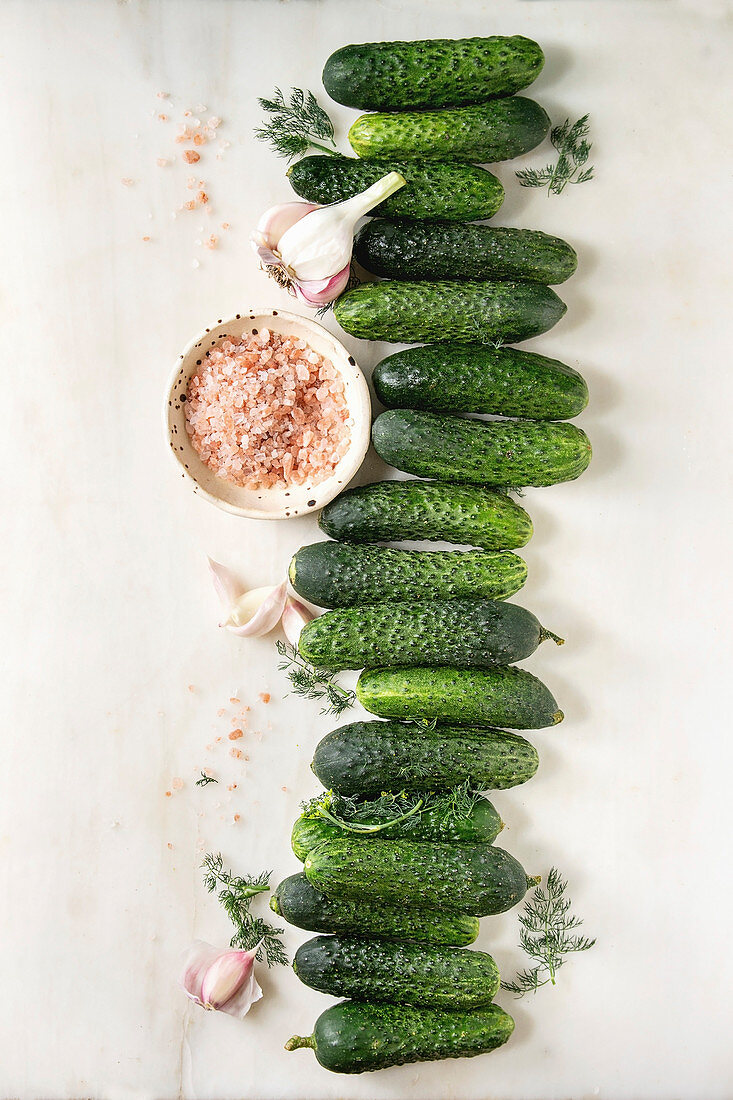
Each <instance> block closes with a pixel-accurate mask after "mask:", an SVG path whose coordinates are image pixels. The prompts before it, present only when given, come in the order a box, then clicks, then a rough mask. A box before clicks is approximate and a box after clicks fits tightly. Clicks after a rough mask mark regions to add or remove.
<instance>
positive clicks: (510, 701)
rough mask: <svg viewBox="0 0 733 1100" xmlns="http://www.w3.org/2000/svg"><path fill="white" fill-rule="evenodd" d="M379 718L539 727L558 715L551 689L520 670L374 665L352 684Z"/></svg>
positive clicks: (551, 722)
mask: <svg viewBox="0 0 733 1100" xmlns="http://www.w3.org/2000/svg"><path fill="white" fill-rule="evenodd" d="M356 694H357V697H358V699H359V702H360V703H361V705H362V706H363V707H364V708H365V709H366V710H368V711H370V713H371V714H376V715H378V716H379V717H380V718H425V719H427V720H429V721H430V720H432V719H433V718H436V719H438V721H440V722H446V723H451V722H453V723H455V724H456V725H457V726H509V728H510V729H515V730H539V729H544V728H545V726H555V725H557V723H558V722H561V721H562V719H563V713H562V711H561V710H559V709H558V705H557V703H556V702H555V699H554V698H553V696H552V694H551V692H550V691H549V690H548V689H547V688H546V687H545V685H544V684H543V683H542V681H541V680H538V679H537V677H536V676H533V675H532V674H531V673H530V672H525V671H524V669H522V668H514V667H512V666H510V667H509V668H502V667H498V668H493V669H478V668H375V669H367V670H366V671H365V672H362V674H361V676H360V677H359V680H358V683H357V685H356Z"/></svg>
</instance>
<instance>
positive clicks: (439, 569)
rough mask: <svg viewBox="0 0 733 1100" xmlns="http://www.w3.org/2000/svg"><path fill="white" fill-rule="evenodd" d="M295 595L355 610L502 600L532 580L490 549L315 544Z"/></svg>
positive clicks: (510, 557)
mask: <svg viewBox="0 0 733 1100" xmlns="http://www.w3.org/2000/svg"><path fill="white" fill-rule="evenodd" d="M288 575H289V577H290V583H291V584H292V586H293V588H294V589H295V591H296V592H297V593H298V594H299V595H300V596H302V597H303V598H304V599H306V600H310V602H311V603H315V604H318V605H319V606H320V607H354V606H363V605H365V604H371V603H380V602H382V601H387V600H392V601H397V600H402V599H405V598H406V597H407V598H409V599H411V600H432V599H438V600H440V599H444V600H446V599H460V598H461V597H468V596H470V597H475V598H481V597H484V598H486V599H494V600H503V599H505V598H506V597H507V596H511V595H513V594H514V593H515V592H517V591H518V590H519V589H520V588H521V587H522V585H523V584H524V582H525V580H526V579H527V565H526V563H525V562H524V560H523V559H522V558H520V557H517V555H516V554H510V553H501V552H499V551H491V550H465V551H460V550H393V549H390V548H389V547H386V546H358V545H356V546H354V545H349V544H346V545H344V544H343V543H340V542H316V543H313V544H312V545H311V546H301V548H300V550H298V552H297V553H296V554H295V555H294V556H293V559H292V561H291V562H290V569H289V573H288Z"/></svg>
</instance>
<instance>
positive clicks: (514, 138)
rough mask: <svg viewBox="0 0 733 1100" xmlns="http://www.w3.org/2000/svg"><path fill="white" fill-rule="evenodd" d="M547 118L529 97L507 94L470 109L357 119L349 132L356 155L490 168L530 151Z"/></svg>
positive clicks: (547, 123) (545, 128)
mask: <svg viewBox="0 0 733 1100" xmlns="http://www.w3.org/2000/svg"><path fill="white" fill-rule="evenodd" d="M549 129H550V120H549V118H548V117H547V114H546V112H545V111H544V110H543V109H542V107H540V105H539V103H535V101H534V100H533V99H525V98H524V97H523V96H512V97H511V98H509V99H495V100H493V102H491V103H484V104H481V105H480V106H475V107H453V108H447V109H445V110H437V111H404V112H400V113H399V114H371V115H360V116H359V118H357V120H356V122H354V123H353V125H352V127H351V129H350V130H349V135H348V136H349V142H350V143H351V147H352V149H353V150H354V152H355V153H356V155H357V156H359V157H365V158H367V159H369V160H371V159H372V158H375V159H378V158H381V159H387V158H393V157H419V158H420V159H423V160H468V161H474V162H476V163H477V164H489V163H493V162H494V161H498V160H511V159H512V157H519V156H521V155H522V153H528V152H529V151H530V149H534V147H535V146H536V145H539V143H540V142H541V141H543V140H544V138H545V137H546V135H547V131H548V130H549Z"/></svg>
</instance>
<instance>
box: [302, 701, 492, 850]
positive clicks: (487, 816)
mask: <svg viewBox="0 0 733 1100" xmlns="http://www.w3.org/2000/svg"><path fill="white" fill-rule="evenodd" d="M357 724H358V725H361V726H369V725H370V724H371V723H369V722H363V723H357ZM383 724H384V725H387V723H386V722H385V723H383ZM374 725H382V723H374ZM346 728H347V729H348V727H346ZM403 729H404V726H403ZM340 732H342V731H339V730H335V731H334V733H340ZM328 737H333V734H329V735H328V736H327V737H325V738H324V739H323V741H322V742H321V744H320V745H319V746H318V747H317V748H316V754H315V756H314V758H313V764H312V765H311V766H312V767H313V770H314V771H315V772H316V775H318V770H317V766H316V765H317V762H318V761H319V760H320V762H321V766H322V767H323V770H324V771H325V772H326V773H329V772H332V773H333V772H336V773H337V777H338V778H339V779H340V780H341V781H342V782H343V771H341V772H340V773H339V772H338V765H337V767H336V768H329V767H328V758H329V757H330V758H331V760H332V759H333V750H334V747H335V746H334V745H333V742H331V744H330V748H329V747H326V748H323V749H321V745H323V743H324V741H328ZM319 750H320V755H319ZM324 757H326V758H327V759H326V763H325V766H324V765H323V760H324ZM344 758H345V757H344V754H342V755H341V757H340V759H341V761H342V762H343V760H344ZM390 763H391V761H385V767H384V769H383V774H384V775H389V774H390V767H389V764H390ZM395 770H396V769H395V768H394V767H393V768H392V769H391V771H392V775H394V773H395ZM361 774H362V775H364V774H366V777H367V782H370V781H371V783H372V786H370V787H369V788H368V789H367V788H366V787H365V788H364V789H363V790H362V789H361V788H359V787H358V785H357V784H356V782H353V781H349V782H347V784H346V787H347V790H350V791H351V792H353V793H354V794H357V795H360V794H369V793H372V792H373V793H374V794H378V793H380V792H379V791H377V789H376V788H375V787H374V785H373V784H374V778H373V774H372V775H371V776H370V775H369V774H368V771H367V769H365V768H364V766H363V764H362V768H361ZM319 778H320V777H319ZM466 779H467V777H466V776H463V775H461V776H460V777H459V778H458V779H457V781H456V783H455V786H458V785H459V784H462V783H464V782H465V781H466ZM393 785H394V786H395V787H396V786H397V784H396V783H394V784H393ZM401 787H402V789H404V790H407V787H406V786H405V784H402V785H401ZM412 787H413V789H414V788H415V784H414V783H413V784H412ZM424 787H425V784H423V785H422V788H424ZM422 788H421V789H422ZM335 789H336V790H341V791H343V787H336V788H335ZM385 789H386V788H385V787H382V788H380V790H385ZM424 799H425V806H424V809H421V810H419V811H418V812H417V813H413V814H410V815H409V816H407V815H406V816H403V817H402V820H396V821H395V824H394V825H391V826H386V827H385V820H384V818H383V817H382V815H375V814H374V813H371V814H370V813H369V812H368V810H367V811H364V812H361V813H358V812H357V813H356V814H352V815H350V816H349V817H348V819H347V818H342V819H341V820H342V821H344V822H345V825H344V827H342V826H340V825H335V824H332V822H331V821H329V820H327V819H326V818H325V817H321V816H320V814H318V812H308V811H306V812H305V813H302V814H301V815H300V817H299V818H298V819H297V820H296V822H295V824H294V825H293V831H292V833H291V837H290V842H291V846H292V849H293V853H294V855H295V857H296V858H297V859H299V860H300V862H301V863H304V862H305V860H306V857H307V855H308V853H309V852H310V851H311V849H312V848H315V847H316V845H318V844H320V843H321V842H322V841H324V840H335V839H336V838H338V837H342V836H348V835H349V834H350V831H351V830H350V829H349V828H347V827H346V826H347V825H350V824H355V825H356V827H357V828H359V829H363V828H365V827H372V828H374V829H375V830H377V829H378V830H379V831H378V832H377V831H375V832H373V833H360V834H359V835H363V836H365V837H366V838H367V839H368V838H369V837H372V839H375V840H395V839H400V838H402V837H408V838H410V839H411V840H437V841H460V842H461V843H463V844H492V843H493V842H494V841H495V840H496V838H497V836H498V835H499V833H500V832H501V830H502V829H503V828H504V823H503V821H502V820H501V817H500V816H499V814H498V812H497V811H496V810H495V808H494V807H493V806H492V804H491V803H490V802H489V800H488V799H487V798H482V797H478V796H477V797H476V799H475V801H473V804H470V803H469V805H470V810H469V811H468V812H465V811H464V810H463V809H462V808H461V807H460V806H459V805H456V806H452V805H451V799H450V797H447V796H444V797H440V796H437V797H436V796H435V795H434V794H426V795H424ZM337 807H338V800H337V801H336V808H335V811H334V812H336V809H337ZM395 813H397V814H398V816H399V811H398V810H396V811H395ZM393 820H394V818H393ZM354 835H356V834H354Z"/></svg>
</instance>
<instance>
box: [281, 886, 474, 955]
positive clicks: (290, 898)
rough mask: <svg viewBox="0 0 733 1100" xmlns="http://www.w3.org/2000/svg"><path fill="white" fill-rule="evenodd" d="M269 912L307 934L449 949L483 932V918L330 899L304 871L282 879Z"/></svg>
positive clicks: (344, 899) (444, 911)
mask: <svg viewBox="0 0 733 1100" xmlns="http://www.w3.org/2000/svg"><path fill="white" fill-rule="evenodd" d="M270 908H271V909H272V911H273V913H277V914H278V916H280V917H283V918H284V919H285V920H286V921H287V922H288V923H289V924H292V925H295V927H296V928H305V929H306V931H308V932H342V933H344V934H345V935H349V936H377V937H378V938H379V939H392V940H403V941H405V942H407V943H430V944H435V945H437V946H447V947H451V946H452V947H466V946H467V945H468V944H469V943H473V942H474V940H475V939H476V937H477V936H478V933H479V922H478V917H470V916H468V915H467V914H465V913H452V912H450V911H448V910H446V909H421V908H414V909H413V908H408V907H407V906H405V905H399V906H392V905H389V904H387V903H384V904H383V903H382V902H378V901H350V900H349V899H348V898H334V899H332V898H329V897H327V896H326V895H325V894H324V893H322V892H321V891H320V890H316V888H315V886H312V885H311V884H310V882H308V879H307V878H306V877H305V875H304V874H303V872H302V871H301V873H300V874H298V875H290V877H289V878H286V879H283V881H282V882H281V883H280V885H279V886H278V887H277V889H276V890H275V892H274V893H273V894H272V896H271V898H270Z"/></svg>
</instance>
